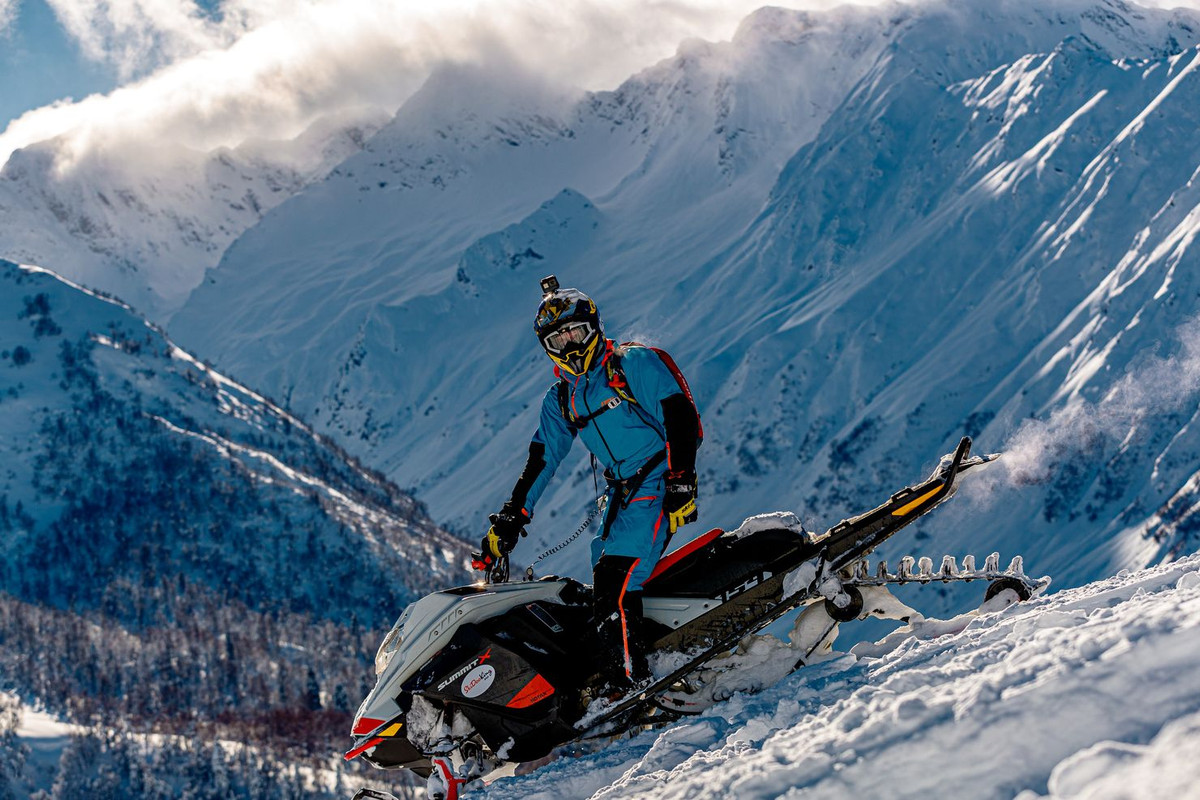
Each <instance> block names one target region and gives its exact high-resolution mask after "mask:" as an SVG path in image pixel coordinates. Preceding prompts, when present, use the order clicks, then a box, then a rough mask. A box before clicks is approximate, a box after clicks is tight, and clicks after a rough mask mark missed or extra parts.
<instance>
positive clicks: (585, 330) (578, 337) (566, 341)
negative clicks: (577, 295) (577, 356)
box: [542, 322, 595, 353]
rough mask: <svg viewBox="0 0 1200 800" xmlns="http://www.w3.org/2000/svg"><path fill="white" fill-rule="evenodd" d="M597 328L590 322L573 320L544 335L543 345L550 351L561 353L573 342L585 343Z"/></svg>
mask: <svg viewBox="0 0 1200 800" xmlns="http://www.w3.org/2000/svg"><path fill="white" fill-rule="evenodd" d="M593 333H595V330H594V329H593V328H592V324H591V323H590V322H572V323H570V324H569V325H563V326H562V327H561V328H558V329H556V330H553V331H551V332H550V333H547V334H546V335H545V336H543V337H542V347H544V348H546V351H547V352H550V353H561V352H563V351H564V350H566V349H567V348H568V347H570V346H571V345H573V344H583V343H584V342H586V341H588V340H589V339H591V338H592V334H593Z"/></svg>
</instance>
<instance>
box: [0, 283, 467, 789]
mask: <svg viewBox="0 0 1200 800" xmlns="http://www.w3.org/2000/svg"><path fill="white" fill-rule="evenodd" d="M0 555H2V558H0V687H2V688H4V689H10V690H13V691H15V692H17V693H18V694H19V695H20V696H21V697H22V698H23V699H26V700H27V701H29V702H30V703H36V704H37V705H38V706H40V707H42V708H44V709H47V710H49V711H51V712H53V713H54V714H56V715H60V716H63V717H65V718H67V719H69V720H71V721H73V722H76V723H79V724H80V725H82V726H83V727H82V728H81V729H80V731H81V733H80V736H81V737H82V738H81V739H80V740H79V741H77V742H75V743H73V744H72V745H71V747H69V748H67V750H66V752H67V753H68V755H64V756H63V760H62V761H61V763H58V764H57V767H56V766H55V763H54V762H51V763H50V765H49V766H48V767H46V768H47V769H49V777H48V778H46V777H45V775H44V774H43V780H41V781H40V783H39V782H38V781H37V779H35V778H31V780H34V783H33V786H32V788H30V787H28V786H26V790H29V791H32V789H36V788H37V786H39V785H40V786H42V787H43V788H50V784H51V782H54V783H55V787H56V788H55V789H54V792H53V793H52V796H54V797H64V798H66V797H76V796H88V797H108V796H111V797H121V796H146V797H149V796H159V795H158V794H157V793H156V792H158V791H159V789H162V790H163V791H164V792H166V791H168V790H170V788H171V783H170V782H169V781H168V782H165V783H164V782H162V781H161V779H157V780H159V783H158V784H155V786H156V787H157V788H155V789H154V791H153V792H151V791H150V790H147V791H146V792H144V793H143V792H140V791H137V790H136V786H137V785H139V784H138V783H137V782H138V781H142V782H144V781H146V780H151V778H152V777H153V773H152V771H148V768H147V765H148V764H150V763H151V762H152V761H155V760H156V759H157V760H160V761H161V763H162V764H163V765H167V764H175V765H176V766H177V767H178V768H179V769H180V771H181V772H182V771H183V770H184V769H185V767H186V768H187V769H191V768H192V767H191V766H187V765H194V764H195V763H196V762H199V763H200V764H202V765H205V766H204V768H205V769H213V768H216V767H215V766H214V765H221V769H222V770H224V771H226V772H231V771H232V772H234V773H237V776H238V777H237V779H236V781H235V783H236V782H237V781H246V780H250V781H258V784H260V785H259V788H258V789H257V790H255V789H253V787H251V788H249V789H246V790H245V791H244V792H243V793H244V794H246V795H248V796H258V797H274V796H283V795H284V794H286V793H287V792H291V794H288V796H295V785H296V784H297V781H299V785H300V786H304V785H306V783H311V782H312V781H311V776H310V779H304V777H303V775H299V776H298V773H297V771H296V770H297V767H298V764H300V763H302V762H304V761H305V760H307V759H311V758H313V757H314V754H316V756H318V757H320V758H322V759H324V755H325V753H326V752H327V750H328V741H329V737H330V736H333V735H335V732H336V735H339V736H340V735H341V734H342V732H343V731H344V730H345V729H346V727H347V726H348V725H349V724H350V719H351V714H350V712H351V711H352V710H353V707H354V704H355V703H356V702H357V700H358V695H359V694H360V693H361V691H362V683H363V681H364V680H365V679H366V676H369V675H370V671H371V667H370V664H371V657H372V655H373V653H374V648H375V644H376V641H375V640H376V637H377V636H378V630H379V629H381V628H386V626H387V624H389V623H390V621H391V620H392V619H393V618H394V615H395V613H396V609H397V608H399V607H402V606H403V605H405V604H406V603H407V602H409V601H410V600H412V599H413V598H414V597H416V596H419V595H422V594H424V593H426V592H428V591H430V590H431V589H433V588H436V587H441V586H444V585H446V584H453V583H460V582H463V581H464V580H466V578H467V560H466V559H467V546H466V545H465V544H463V543H462V542H461V541H460V540H458V539H456V538H454V537H452V536H451V535H449V534H447V533H446V532H444V531H443V530H441V529H440V528H438V527H437V526H436V525H434V523H433V522H432V521H431V520H430V519H429V517H428V516H427V515H426V513H425V511H424V509H423V507H422V506H421V505H420V504H419V503H417V502H416V501H414V500H413V499H412V498H411V497H410V496H408V495H406V494H404V493H403V492H401V491H400V490H399V489H398V488H396V487H395V486H394V485H392V484H391V483H389V482H388V481H387V480H386V479H384V478H383V477H382V476H381V475H379V474H378V473H375V472H372V471H370V470H367V469H366V468H364V467H363V466H362V465H361V464H359V463H358V462H357V461H355V460H354V459H352V458H350V457H349V456H347V455H346V453H345V452H344V451H342V450H341V449H340V448H339V447H337V446H336V445H335V444H334V443H332V442H330V441H329V440H328V439H326V438H324V437H322V436H320V435H318V434H316V433H315V432H314V431H313V430H312V429H311V428H310V427H309V426H307V425H306V424H305V423H304V422H302V421H301V420H299V419H297V418H296V417H294V416H292V415H291V414H290V413H288V412H286V411H284V410H283V409H281V408H280V407H279V406H277V405H276V404H274V403H272V402H271V401H270V400H268V399H266V398H265V397H263V396H262V395H259V394H257V393H255V392H254V391H252V390H250V389H247V388H246V387H244V386H242V385H240V384H238V383H236V382H234V381H232V380H230V379H228V378H226V377H224V376H223V375H221V374H220V373H218V372H216V371H215V370H213V369H212V368H211V367H210V366H208V365H207V364H205V363H203V362H201V361H199V360H198V359H196V358H195V357H193V356H191V355H190V354H188V353H187V352H185V351H183V350H181V349H180V348H178V347H176V346H175V345H174V344H173V343H172V342H171V341H170V340H169V339H167V338H166V336H165V335H164V334H163V332H162V331H161V329H159V328H156V327H154V326H153V325H151V324H149V323H147V322H146V321H145V319H144V318H142V317H141V316H139V315H138V314H136V313H135V312H133V311H132V310H131V309H129V307H127V306H125V305H124V304H122V303H120V302H119V301H116V300H114V299H112V298H110V297H106V296H101V295H98V294H96V293H94V292H92V291H90V290H84V289H82V288H80V287H78V286H76V285H73V284H70V283H68V282H66V281H64V280H62V279H60V278H59V277H57V276H55V275H53V274H51V273H49V272H47V271H45V270H41V269H39V268H34V267H21V266H17V265H15V264H12V263H9V262H0ZM31 653H37V654H39V656H38V657H37V658H31V657H29V654H31ZM4 713H5V712H3V711H2V710H0V716H3V715H4ZM94 720H103V721H104V723H103V726H100V727H93V726H92V725H91V724H89V723H90V722H91V721H94ZM149 734H154V735H156V736H163V735H171V736H178V737H182V739H183V741H182V742H176V741H174V740H171V741H167V742H166V743H165V744H164V743H163V740H161V739H158V740H155V741H154V742H148V741H147V739H146V737H147V735H149ZM3 735H4V731H3V725H0V739H2V738H3ZM220 741H226V742H229V741H252V742H253V743H254V745H255V747H254V748H253V750H250V749H248V748H240V749H238V750H236V751H235V750H234V749H232V748H228V747H227V748H225V749H224V750H222V749H221V745H220V744H219V742H220ZM152 745H153V746H152ZM59 749H60V750H62V749H63V748H62V747H61V746H60V748H59ZM72 753H73V754H74V755H69V754H72ZM120 753H124V754H125V755H123V756H120V758H118V755H119V754H120ZM135 754H136V755H135ZM281 758H283V759H284V760H285V761H286V762H287V763H288V764H289V765H290V766H288V767H287V768H286V769H284V768H277V767H276V766H275V765H276V764H277V763H278V762H279V760H280V759H281ZM162 759H165V761H162ZM43 760H44V759H43ZM105 764H107V765H108V766H107V767H102V765H105ZM139 765H140V766H139ZM43 766H46V765H43ZM0 767H2V765H0ZM135 767H136V769H135ZM56 769H57V770H58V772H57V773H56V772H55V770H56ZM123 770H128V772H122V771H123ZM3 771H4V770H3V769H2V768H0V773H2V772H3ZM264 771H266V772H267V774H268V775H269V777H264V778H255V777H253V776H258V775H261V774H263V773H264ZM56 774H57V775H58V776H59V777H58V778H55V775H56ZM97 774H101V776H102V780H101V779H99V778H96V775H97ZM331 774H332V773H331ZM148 775H149V776H150V777H148ZM114 776H115V777H114ZM0 777H2V776H0ZM227 777H229V776H228V775H227ZM229 779H230V780H234V779H233V778H229ZM97 780H99V781H100V782H99V783H97V782H96V781H97ZM109 780H111V781H114V782H115V783H113V786H112V788H111V790H110V789H104V790H103V791H101V789H100V788H99V787H101V786H102V785H103V786H107V785H108V784H107V783H105V781H109ZM72 781H81V782H82V783H78V784H76V783H72ZM89 781H90V783H89ZM239 786H240V784H239ZM72 787H74V788H72ZM81 787H82V788H81ZM87 787H91V788H90V789H88V788H87ZM289 787H291V788H289ZM3 788H4V786H3V784H2V783H0V790H3ZM319 788H320V791H317V790H316V789H314V796H321V795H322V793H323V792H325V791H326V790H328V789H330V787H319ZM239 791H241V789H239ZM0 793H2V792H0ZM4 796H6V797H7V796H10V795H4ZM15 796H17V797H23V796H25V795H24V794H17V795H15Z"/></svg>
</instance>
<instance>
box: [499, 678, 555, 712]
mask: <svg viewBox="0 0 1200 800" xmlns="http://www.w3.org/2000/svg"><path fill="white" fill-rule="evenodd" d="M552 694H554V687H553V686H551V685H550V682H549V681H548V680H546V679H545V678H543V677H542V676H541V675H534V676H533V680H531V681H530V682H529V683H527V684H525V688H524V689H522V690H521V691H519V692H517V696H516V697H514V698H513V699H512V700H509V701H508V708H529V707H530V706H531V705H533V704H534V703H539V702H541V701H542V700H545V699H546V698H547V697H550V696H551V695H552Z"/></svg>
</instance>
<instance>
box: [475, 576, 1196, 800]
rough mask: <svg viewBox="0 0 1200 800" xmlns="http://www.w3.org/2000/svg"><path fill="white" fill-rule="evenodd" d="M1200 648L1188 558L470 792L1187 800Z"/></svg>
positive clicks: (799, 677) (533, 798)
mask: <svg viewBox="0 0 1200 800" xmlns="http://www.w3.org/2000/svg"><path fill="white" fill-rule="evenodd" d="M1197 642H1200V558H1198V557H1196V556H1191V557H1189V558H1187V559H1184V560H1181V561H1180V562H1178V563H1176V564H1172V565H1170V566H1165V567H1158V568H1154V569H1150V570H1145V571H1141V572H1131V573H1123V574H1122V575H1120V576H1117V577H1115V578H1110V579H1107V580H1104V581H1100V582H1097V583H1094V584H1088V585H1085V586H1082V587H1079V588H1077V589H1072V590H1068V591H1062V592H1058V593H1056V594H1053V595H1050V596H1046V597H1041V598H1038V599H1036V600H1034V601H1032V602H1029V603H1021V604H1019V605H1016V606H1011V607H1009V608H1008V609H1007V610H1005V611H1003V612H1001V613H996V614H990V615H985V616H982V617H979V618H978V619H976V620H974V621H973V622H971V623H970V625H969V626H968V627H967V628H966V629H965V630H963V631H962V632H961V633H957V634H952V635H945V636H940V637H938V636H933V637H929V636H928V635H926V636H925V637H924V638H921V637H918V638H917V639H907V640H905V641H904V643H903V644H901V645H900V646H896V645H895V644H893V645H892V649H890V650H888V649H887V648H880V649H879V652H878V653H877V655H875V656H871V657H863V658H862V659H861V660H859V659H855V658H854V657H852V656H845V655H844V656H842V657H840V658H835V659H833V660H831V661H827V662H825V663H823V664H820V665H817V666H813V667H808V668H805V669H803V670H801V671H800V672H798V673H796V674H795V675H793V676H791V677H790V678H787V679H785V680H784V681H783V682H781V683H780V684H779V685H777V686H775V687H773V688H771V689H768V690H767V691H765V692H763V693H761V694H759V695H755V696H744V695H738V696H735V697H734V698H733V699H731V700H729V701H727V702H725V703H722V704H719V705H717V706H714V707H713V708H712V709H711V710H710V711H709V712H706V713H705V714H704V715H703V716H700V717H697V718H696V719H694V720H690V721H688V722H686V723H681V724H679V725H676V726H673V727H670V728H667V729H665V730H661V731H650V732H647V733H643V734H641V735H639V736H637V737H636V738H634V739H631V740H628V741H626V742H620V743H615V744H610V745H609V746H608V747H605V748H603V749H602V750H601V751H599V752H596V753H593V754H590V755H584V756H583V757H579V758H568V757H561V758H560V759H559V760H558V761H557V762H555V763H552V764H550V765H549V766H546V767H543V768H542V769H540V770H539V771H538V772H536V773H534V774H532V775H528V776H524V777H518V778H509V779H504V780H500V781H497V782H496V783H494V784H493V785H492V786H491V787H490V788H489V790H488V791H487V792H486V793H484V794H482V795H481V796H483V797H488V798H493V799H494V800H499V798H507V797H522V798H529V800H541V799H542V798H552V797H562V796H564V795H567V796H571V797H580V798H583V797H595V798H601V797H603V798H618V797H620V798H625V797H630V798H632V797H654V798H725V797H738V798H767V797H805V798H809V797H812V798H843V797H870V796H878V795H886V796H890V797H923V796H930V795H944V794H946V793H947V792H950V791H954V792H959V793H962V792H966V793H968V794H969V795H970V796H971V797H978V798H1012V797H1019V798H1022V800H1033V798H1036V797H1053V798H1067V797H1163V796H1168V797H1169V796H1186V795H1188V794H1189V793H1190V791H1191V787H1192V786H1193V785H1194V781H1195V767H1194V765H1193V764H1192V763H1191V762H1190V761H1189V760H1188V759H1187V758H1186V756H1185V755H1184V754H1185V753H1190V752H1194V751H1195V749H1196V747H1197V745H1198V744H1200V700H1198V698H1200V694H1198V693H1197V691H1196V690H1197V688H1198V687H1200V669H1198V668H1197V665H1196V662H1195V659H1194V657H1193V655H1194V653H1195V648H1196V644H1197ZM952 787H953V788H952Z"/></svg>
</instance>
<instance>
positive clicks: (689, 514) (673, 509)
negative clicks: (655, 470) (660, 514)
mask: <svg viewBox="0 0 1200 800" xmlns="http://www.w3.org/2000/svg"><path fill="white" fill-rule="evenodd" d="M663 511H664V512H666V514H667V522H668V523H669V525H670V532H671V533H674V532H675V531H677V530H678V529H680V528H682V527H683V526H684V525H687V524H688V523H689V522H695V521H696V519H697V518H698V517H699V516H700V514H699V512H698V511H697V510H696V473H695V472H692V471H691V470H676V471H675V472H668V473H667V490H666V493H665V494H664V495H663Z"/></svg>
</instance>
